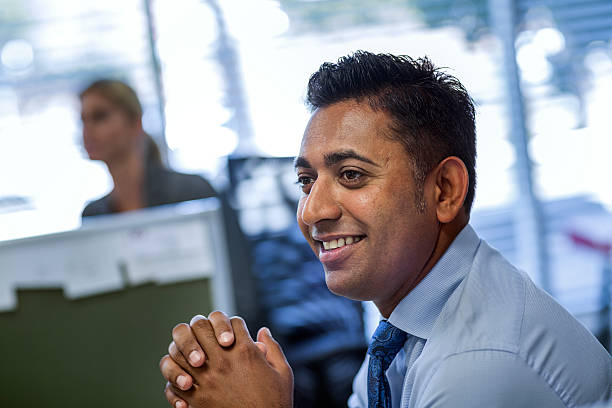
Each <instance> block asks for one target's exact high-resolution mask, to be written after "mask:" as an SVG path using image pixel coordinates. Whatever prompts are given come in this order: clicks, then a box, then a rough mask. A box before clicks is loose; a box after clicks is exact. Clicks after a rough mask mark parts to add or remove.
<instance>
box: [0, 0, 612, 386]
mask: <svg viewBox="0 0 612 408" xmlns="http://www.w3.org/2000/svg"><path fill="white" fill-rule="evenodd" d="M358 49H364V50H368V51H374V52H390V53H396V54H408V55H411V56H413V57H418V56H423V55H428V56H429V57H430V58H431V59H432V60H433V61H434V63H436V64H437V65H438V66H443V67H449V70H450V72H451V73H452V74H453V75H455V76H457V77H458V78H459V79H460V80H461V82H462V83H463V84H464V85H465V86H466V87H467V89H468V91H469V92H470V94H471V95H472V96H473V97H474V99H475V101H476V103H477V138H478V161H477V174H478V186H477V193H476V200H475V204H474V210H473V220H472V223H473V224H474V225H475V227H476V230H477V231H478V232H479V233H480V234H481V236H483V237H484V238H485V239H487V240H489V241H490V242H491V243H492V245H493V246H495V247H497V248H498V249H500V250H501V251H502V252H503V253H504V254H505V255H506V256H507V257H508V258H510V260H512V261H513V262H515V263H516V264H518V265H519V266H520V267H522V268H524V269H525V270H526V271H527V272H528V273H529V274H530V275H531V276H532V277H533V279H534V280H535V281H536V282H538V283H539V284H540V285H541V286H542V287H543V288H544V289H546V290H547V291H548V292H549V293H551V295H553V296H554V297H556V298H557V299H558V300H559V301H560V302H561V303H562V304H563V305H564V306H565V307H567V308H568V309H569V310H570V312H572V313H573V314H574V315H576V316H577V317H578V318H579V319H580V320H581V321H582V322H583V323H584V324H585V325H587V327H588V328H589V329H590V330H592V331H593V332H594V333H595V334H596V335H597V336H598V338H599V339H600V341H601V342H602V343H603V344H604V345H605V346H607V347H609V330H610V324H609V322H610V313H609V311H610V275H611V273H612V272H611V268H610V263H611V261H610V259H611V258H610V256H611V255H610V254H611V248H612V233H611V231H612V215H610V210H611V209H612V184H611V183H610V181H609V177H610V174H612V160H610V158H609V157H610V151H611V150H612V138H611V137H610V128H611V127H610V113H609V109H610V106H612V2H611V1H610V0H456V1H451V0H388V1H377V0H345V1H339V0H319V1H312V0H279V1H273V0H181V1H170V0H144V1H143V0H121V1H117V0H108V1H104V2H99V1H91V0H79V1H76V0H54V1H52V2H51V1H43V0H18V1H17V0H0V240H6V241H8V240H14V239H18V238H26V237H31V236H35V235H41V234H49V233H55V232H59V231H68V230H72V229H75V228H78V227H79V226H80V223H81V217H80V216H81V211H82V209H83V207H84V205H85V203H86V202H88V201H90V200H92V199H95V198H98V197H100V196H102V195H104V194H106V193H107V192H108V191H109V190H110V189H111V188H112V180H111V178H110V176H109V175H108V173H107V171H106V167H105V166H104V165H103V164H101V163H99V162H92V161H89V160H88V159H87V157H86V154H85V153H84V150H83V147H82V142H81V121H80V106H79V100H78V96H77V95H78V92H79V91H80V90H81V89H82V88H83V86H85V85H86V84H87V83H88V82H90V81H91V80H93V79H96V78H99V77H112V78H117V79H121V80H124V81H126V82H128V83H130V84H131V85H132V86H134V88H135V89H136V91H137V92H138V95H139V97H140V99H141V101H142V103H143V108H144V114H143V123H144V127H145V130H146V131H147V132H148V133H149V134H150V135H152V136H153V137H154V138H155V140H156V141H157V142H158V144H159V145H160V146H161V150H162V156H163V159H164V161H165V162H166V163H167V164H168V165H169V166H170V167H172V168H174V169H176V170H178V171H183V172H188V173H196V174H200V175H203V176H205V177H206V178H207V179H208V180H210V181H211V183H212V184H213V185H214V187H215V188H216V189H217V191H218V192H220V193H221V195H222V196H223V197H224V200H225V201H226V203H227V206H228V208H230V209H231V211H233V212H234V213H235V215H236V217H237V218H236V220H237V224H238V228H237V229H236V230H235V231H234V232H235V233H234V234H232V233H230V234H228V235H229V237H230V241H229V246H230V247H231V246H232V244H233V241H232V240H239V239H243V238H244V237H243V235H244V236H245V237H246V241H247V243H246V244H245V245H246V246H245V248H247V249H246V251H248V252H249V254H250V256H251V257H252V259H251V260H249V262H248V265H243V266H237V268H242V269H244V271H242V272H244V273H245V274H248V275H249V276H251V277H254V279H255V281H256V282H258V283H255V284H253V285H254V286H253V290H256V291H257V293H258V296H260V298H261V299H262V302H261V303H262V304H261V305H259V306H260V307H261V308H262V312H261V315H260V316H259V318H258V319H259V320H258V321H261V322H264V323H267V324H276V325H277V327H278V328H279V330H281V331H282V330H285V331H284V332H283V333H284V335H285V341H286V343H291V344H294V345H295V349H294V350H295V353H296V354H295V356H296V357H295V358H296V359H298V360H299V359H300V358H303V355H301V354H299V353H300V352H301V353H306V355H314V354H317V353H319V354H317V356H318V357H317V358H319V359H321V358H323V357H324V356H326V355H327V354H328V353H329V350H330V349H326V348H325V347H324V346H322V344H324V343H325V340H321V341H319V340H317V339H319V337H318V336H319V334H321V333H319V332H317V331H316V330H315V333H314V334H313V333H310V334H308V333H306V334H305V333H304V331H303V330H305V328H306V327H312V326H311V324H312V322H313V321H318V320H320V319H319V318H318V317H316V318H312V319H311V320H308V316H310V317H312V315H311V314H309V311H312V310H314V309H316V310H322V311H323V312H322V313H323V315H325V314H326V311H337V314H336V315H333V313H332V316H331V317H330V319H332V320H333V319H335V320H334V321H336V322H341V323H339V325H338V326H337V328H338V330H340V331H341V332H342V331H348V332H350V333H353V334H354V337H352V338H353V339H355V341H354V343H352V344H347V345H346V349H345V351H346V352H347V355H351V354H356V355H357V356H358V357H356V358H355V359H353V358H349V357H347V360H344V361H340V362H337V364H336V366H335V367H336V368H337V367H339V368H338V370H342V372H349V371H350V370H352V369H354V367H353V365H354V363H353V361H354V360H359V359H360V358H361V357H360V356H361V355H362V354H361V353H362V351H363V345H364V344H365V343H364V341H365V340H363V339H365V337H366V336H365V334H364V336H363V338H362V339H361V340H359V335H358V334H355V333H362V332H364V331H365V332H366V333H367V332H368V330H371V328H370V323H369V322H370V321H371V319H372V316H374V313H373V312H372V310H371V308H370V307H368V306H366V308H365V310H366V314H365V316H366V317H365V321H364V322H362V321H361V319H360V313H361V309H360V307H361V305H356V304H353V303H352V302H345V303H343V306H337V304H338V302H340V303H342V302H344V301H343V300H339V299H338V298H336V297H334V296H332V295H330V294H329V293H328V292H325V290H320V289H324V288H323V286H322V285H323V276H322V273H321V271H320V267H319V266H318V264H317V263H316V262H314V261H313V259H312V257H310V258H309V256H310V254H309V252H307V251H306V252H301V250H302V249H303V243H301V240H300V237H299V235H296V234H297V231H296V229H295V225H294V210H295V208H294V205H295V201H296V200H297V197H298V194H299V192H298V190H297V188H296V187H295V186H293V185H292V182H293V181H294V175H293V173H292V170H291V165H290V159H287V158H290V157H291V156H294V155H295V154H296V153H297V150H298V148H299V141H300V138H301V135H302V132H303V129H304V126H305V124H306V121H307V120H308V117H309V114H308V112H307V110H306V108H305V107H304V104H303V100H304V92H305V87H306V83H307V80H308V77H309V75H310V74H311V73H312V72H314V71H315V70H316V69H317V68H318V66H319V65H320V64H321V63H322V62H324V61H332V60H336V59H337V58H338V57H340V56H342V55H345V54H347V53H349V52H351V51H355V50H358ZM279 248H285V250H283V254H285V258H283V259H281V258H282V257H280V255H279ZM300 248H301V249H300ZM292 249H294V250H295V251H294V252H291V251H292ZM287 254H288V255H287ZM273 255H274V256H273ZM279 257H280V258H279ZM245 259H246V258H245ZM299 268H303V269H300V271H301V272H300V273H295V271H296V269H299ZM308 268H311V269H308ZM2 273H4V271H1V270H0V274H2ZM313 276H314V277H313ZM308 285H310V286H308ZM313 287H315V288H318V289H317V290H310V289H308V288H313ZM296 288H297V289H296ZM304 288H307V289H304ZM300 290H302V291H305V292H304V293H308V294H309V295H310V297H308V296H305V297H301V298H300V299H298V298H297V295H295V294H296V293H303V292H300ZM287 293H293V295H294V296H288V297H287V296H285V295H286V294H287ZM313 299H315V300H313ZM317 302H321V303H317ZM320 304H324V305H326V306H325V307H323V308H320V307H319V305H320ZM202 307H208V306H202ZM309 307H310V309H309ZM356 307H357V308H356ZM283 308H284V309H283ZM185 310H187V309H185ZM281 310H282V311H287V310H288V311H289V312H288V313H289V316H291V318H290V319H287V318H286V316H287V314H285V313H280V312H279V311H281ZM193 312H194V314H195V313H196V312H200V311H197V310H194V311H193ZM185 313H187V311H185ZM188 318H189V316H187V315H186V316H184V317H183V318H182V319H183V320H186V319H188ZM364 325H365V329H364V327H363V326H364ZM301 330H302V331H301ZM317 333H318V334H317ZM0 335H1V336H5V335H6V333H5V332H3V333H2V334H0ZM309 335H312V336H313V339H315V340H316V341H315V340H313V342H312V344H310V343H309V344H307V345H306V346H305V347H306V348H305V351H304V350H303V349H301V348H300V347H302V346H303V344H299V343H300V341H301V340H303V339H305V338H307V337H308V336H309ZM321 338H325V336H322V337H321ZM332 338H333V336H332ZM296 339H297V340H296ZM165 341H166V339H163V342H165ZM292 341H295V343H292ZM163 342H161V343H163ZM312 347H321V348H320V349H316V350H317V351H316V353H315V351H313V350H315V349H314V348H312ZM163 352H164V350H163V349H161V350H160V355H161V354H162V353H163ZM322 356H323V357H322ZM314 360H316V359H314ZM314 360H313V361H314ZM313 361H311V362H308V364H310V363H312V364H311V365H310V366H309V365H308V364H306V363H305V366H304V367H305V368H304V370H305V371H304V374H303V377H301V378H303V379H304V382H305V384H308V381H310V380H309V376H310V375H312V373H313V372H319V371H320V370H322V368H321V367H319V366H317V365H316V364H318V363H316V361H314V362H313ZM151 367H152V369H155V368H154V364H153V365H152V366H151ZM334 369H335V368H333V367H332V368H331V369H330V370H331V371H329V372H331V373H333V372H334V371H333V370H334ZM160 383H161V381H160ZM158 386H159V384H157V383H156V384H155V387H158ZM304 386H305V387H307V386H308V385H304ZM315 386H316V385H315ZM160 390H161V389H160ZM159 396H161V392H160V394H159Z"/></svg>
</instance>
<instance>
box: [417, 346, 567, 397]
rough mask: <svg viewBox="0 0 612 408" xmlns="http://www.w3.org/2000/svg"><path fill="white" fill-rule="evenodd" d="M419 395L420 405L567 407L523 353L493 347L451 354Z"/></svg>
mask: <svg viewBox="0 0 612 408" xmlns="http://www.w3.org/2000/svg"><path fill="white" fill-rule="evenodd" d="M417 398H418V402H417V404H416V406H417V407H418V408H434V407H435V408H451V407H452V408H468V407H491V408H516V407H538V408H565V407H567V405H566V404H565V403H564V402H563V401H562V400H561V399H560V398H559V396H558V395H557V393H556V392H555V391H554V390H553V389H552V388H551V387H550V386H549V384H548V383H547V382H546V381H545V380H544V378H542V376H540V375H539V374H538V373H536V372H535V371H534V370H533V369H532V368H531V367H529V366H528V365H527V364H526V363H525V362H524V361H523V360H522V359H521V358H520V357H518V356H517V355H516V354H513V353H510V352H505V351H491V350H487V351H471V352H465V353H461V354H456V355H453V356H451V357H448V358H447V359H445V360H444V361H443V362H442V363H441V364H440V366H439V367H438V369H437V370H436V371H435V373H434V374H433V375H432V378H431V380H430V381H429V383H428V384H427V386H426V388H425V390H424V391H423V394H422V395H420V396H418V397H417Z"/></svg>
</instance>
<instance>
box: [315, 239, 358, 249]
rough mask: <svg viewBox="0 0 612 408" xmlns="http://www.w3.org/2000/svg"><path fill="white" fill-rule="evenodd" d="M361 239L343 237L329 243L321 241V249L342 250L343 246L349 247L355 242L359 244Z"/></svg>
mask: <svg viewBox="0 0 612 408" xmlns="http://www.w3.org/2000/svg"><path fill="white" fill-rule="evenodd" d="M360 240H361V237H345V238H338V239H332V240H331V241H323V248H325V249H336V248H342V247H343V246H345V245H351V244H353V243H355V242H359V241H360Z"/></svg>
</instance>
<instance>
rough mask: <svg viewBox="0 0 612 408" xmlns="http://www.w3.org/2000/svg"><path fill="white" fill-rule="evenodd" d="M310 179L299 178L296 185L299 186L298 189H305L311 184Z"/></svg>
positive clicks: (306, 177)
mask: <svg viewBox="0 0 612 408" xmlns="http://www.w3.org/2000/svg"><path fill="white" fill-rule="evenodd" d="M312 181H313V180H312V177H309V176H300V177H298V179H297V182H296V184H297V185H299V186H300V187H305V186H307V185H309V184H312Z"/></svg>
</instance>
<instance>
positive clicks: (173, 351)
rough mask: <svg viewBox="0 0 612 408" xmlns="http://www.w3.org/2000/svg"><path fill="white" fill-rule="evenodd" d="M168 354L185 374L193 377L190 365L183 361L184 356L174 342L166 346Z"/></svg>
mask: <svg viewBox="0 0 612 408" xmlns="http://www.w3.org/2000/svg"><path fill="white" fill-rule="evenodd" d="M168 354H169V355H170V357H171V358H172V360H174V362H175V363H177V364H178V365H179V366H180V367H181V368H182V369H183V370H185V372H186V373H188V374H189V375H191V376H192V377H193V369H192V367H191V365H190V364H189V363H188V362H187V360H185V356H183V353H181V352H180V350H179V349H178V347H177V346H176V343H175V342H172V343H170V345H169V346H168Z"/></svg>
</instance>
